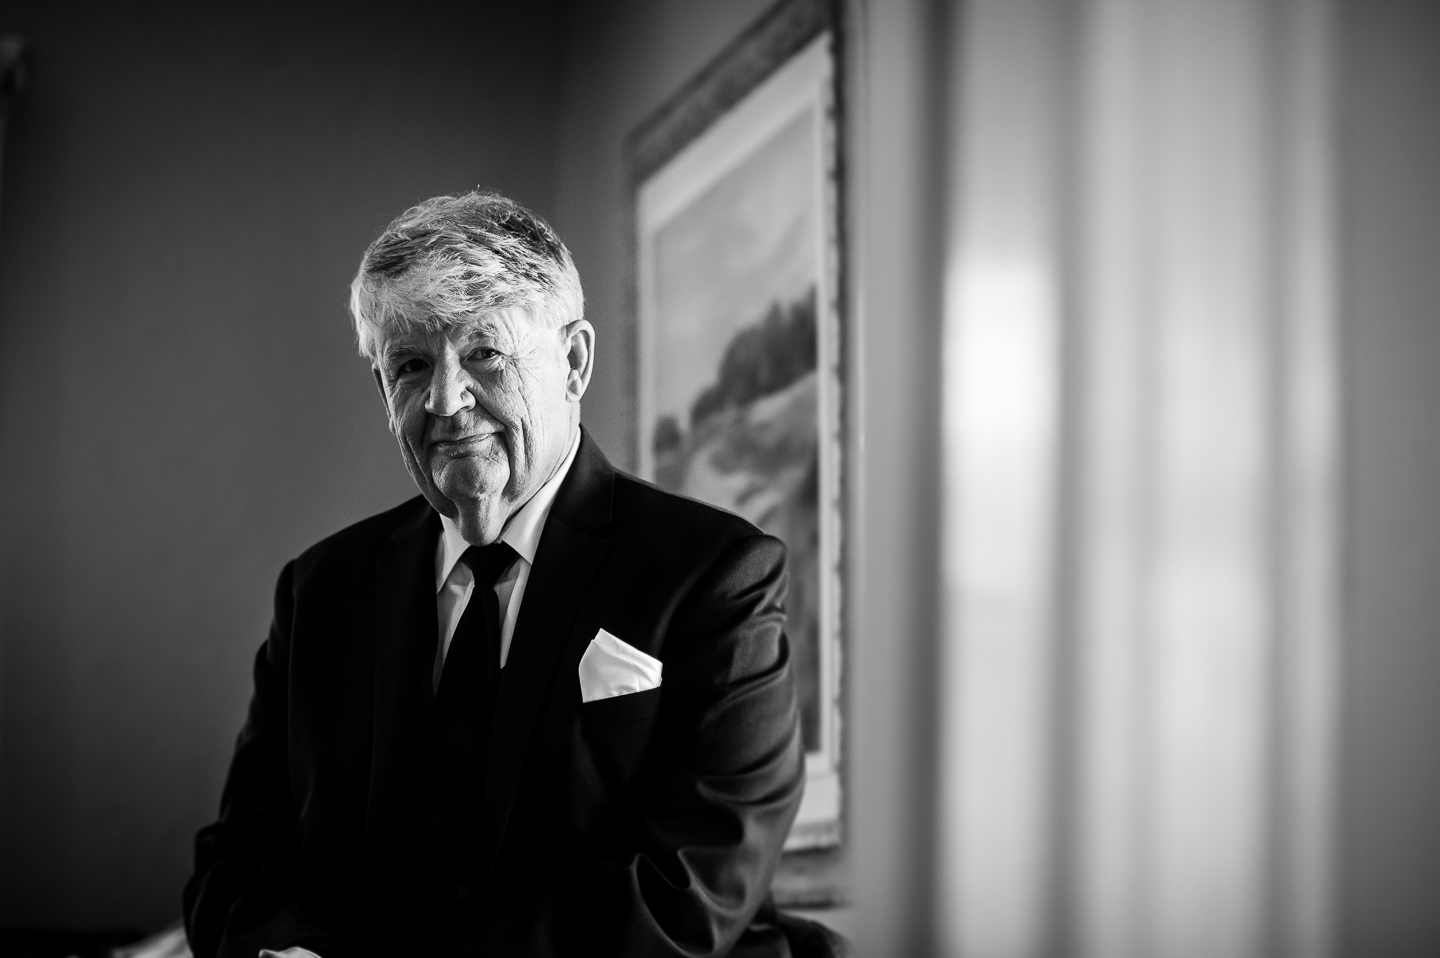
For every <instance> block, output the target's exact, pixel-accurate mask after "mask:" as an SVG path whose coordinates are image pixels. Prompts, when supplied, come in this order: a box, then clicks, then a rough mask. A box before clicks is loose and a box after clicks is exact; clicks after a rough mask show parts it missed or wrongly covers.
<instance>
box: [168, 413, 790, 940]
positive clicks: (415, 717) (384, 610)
mask: <svg viewBox="0 0 1440 958" xmlns="http://www.w3.org/2000/svg"><path fill="white" fill-rule="evenodd" d="M439 532H440V523H439V519H438V517H437V516H436V514H435V513H434V511H433V510H432V509H431V507H430V506H429V504H428V503H426V502H425V500H424V499H422V498H419V497H417V498H415V499H413V500H411V501H410V502H407V503H405V504H404V505H401V506H399V507H397V508H395V509H392V510H390V511H389V512H385V513H382V514H381V515H378V516H374V517H372V518H370V519H366V520H365V521H363V522H360V523H357V524H355V525H353V526H351V527H349V528H348V529H345V530H343V531H341V532H339V533H337V534H335V535H333V536H331V537H330V538H328V539H325V540H324V541H322V542H320V543H319V544H318V545H316V546H314V547H313V548H311V549H309V550H308V551H306V552H305V553H304V554H302V555H301V556H300V557H299V558H297V559H295V560H294V561H292V562H291V563H290V564H288V565H287V566H286V567H285V570H284V571H283V572H282V573H281V576H280V581H279V586H278V588H277V590H276V597H275V620H274V624H273V625H272V626H271V630H270V635H269V638H268V639H267V640H266V642H265V643H264V645H263V646H262V647H261V648H260V651H259V654H258V655H257V657H256V661H255V693H254V698H253V699H252V701H251V704H250V711H249V715H248V717H247V720H246V722H245V726H244V728H243V729H242V731H241V733H240V737H239V741H238V743H237V745H236V750H235V757H234V760H233V762H232V765H231V768H230V775H229V779H228V781H227V783H226V786H225V791H224V795H223V798H222V801H221V813H220V819H219V821H218V822H216V823H215V824H214V825H211V826H209V827H207V828H205V829H204V830H203V831H201V833H200V835H199V836H198V838H197V840H196V871H195V875H194V877H193V878H192V879H191V880H190V882H189V884H188V885H187V886H186V889H185V915H186V927H187V930H188V932H189V935H190V942H191V946H192V947H193V949H194V951H195V954H196V955H197V958H209V956H212V955H223V956H230V955H236V956H242V955H243V956H244V958H254V956H255V954H256V950H257V949H258V948H260V947H268V948H274V949H277V950H278V949H282V948H285V947H289V946H291V945H303V946H306V947H309V948H311V949H313V950H315V951H317V952H320V953H322V954H334V955H338V956H341V958H345V956H349V955H359V954H380V953H389V954H397V955H424V954H454V955H462V954H463V955H476V954H485V955H545V956H549V955H556V956H558V955H586V956H594V955H625V956H631V955H680V954H685V955H711V954H717V955H718V954H724V953H726V951H727V950H728V949H730V948H731V947H732V945H735V943H736V942H737V939H741V938H742V933H743V941H742V943H741V946H740V947H738V948H737V949H736V954H740V953H742V952H744V953H746V954H757V955H761V954H775V955H780V954H785V953H786V952H785V950H784V945H783V942H776V941H774V940H773V938H772V937H771V936H768V935H767V934H766V933H764V930H763V928H761V926H759V925H757V926H755V927H753V928H749V929H748V930H747V925H749V924H750V923H751V921H752V918H753V917H754V915H755V913H756V910H757V908H758V907H759V906H760V905H761V904H762V902H763V901H764V900H765V898H766V895H767V890H768V886H769V882H770V879H771V877H772V872H773V869H774V866H775V862H776V860H777V858H778V855H779V851H780V847H781V844H782V842H783V841H784V838H785V835H786V832H787V831H788V829H789V826H790V823H791V821H792V819H793V817H794V815H795V812H796V810H797V808H798V805H799V800H800V793H801V788H802V785H803V766H802V750H801V744H800V738H799V731H798V723H797V711H796V701H795V692H794V681H793V678H792V675H791V671H790V660H789V652H788V648H787V644H786V640H785V636H784V634H783V631H782V626H783V620H784V612H783V608H782V603H783V600H784V594H785V571H784V570H785V563H784V547H783V545H782V544H781V543H780V542H779V541H777V540H776V539H773V538H771V537H768V536H765V535H763V534H761V533H760V531H759V530H757V529H756V528H755V527H753V526H752V525H750V524H749V523H747V522H745V521H744V520H742V519H740V518H738V517H736V516H733V515H731V514H729V513H726V512H723V511H720V510H718V509H714V508H711V507H709V506H706V505H702V504H700V503H696V502H693V501H691V500H688V499H684V498H681V497H678V496H674V495H670V494H668V493H665V492H662V491H660V490H658V489H656V488H655V487H653V486H651V485H649V484H647V483H643V482H641V481H639V480H637V479H635V478H633V477H631V476H627V475H625V474H623V473H618V472H616V471H615V470H614V469H613V468H612V467H611V466H610V464H609V462H607V461H606V459H605V457H604V455H602V454H601V452H600V450H599V449H598V448H597V447H596V445H595V443H594V442H593V440H591V439H590V437H589V436H588V435H582V439H581V443H580V449H579V451H578V453H577V455H576V458H575V462H574V465H573V466H572V468H571V471H570V473H569V475H568V476H567V477H566V479H565V481H564V482H563V483H562V485H561V487H560V490H559V492H558V495H557V496H556V499H555V502H554V505H553V506H552V508H551V511H550V515H549V518H548V520H547V522H546V525H545V529H544V532H543V534H542V537H541V539H540V544H539V547H538V551H537V553H536V557H535V564H534V567H533V569H532V571H531V576H530V580H529V584H528V585H527V586H526V591H525V595H524V600H523V604H522V606H521V610H520V616H519V619H518V621H517V624H516V627H515V635H514V640H513V643H512V646H511V653H510V657H509V661H508V662H507V664H506V668H505V669H504V673H503V675H504V678H503V681H502V685H501V689H500V693H499V699H498V703H497V705H496V711H495V716H494V722H493V727H492V731H491V734H489V735H488V736H486V735H484V734H483V732H481V731H480V728H481V726H480V723H479V721H478V719H477V718H476V717H475V716H474V715H472V714H470V713H467V714H466V715H462V716H461V718H460V719H459V720H458V721H457V722H456V723H455V724H454V725H453V726H451V727H450V728H448V729H445V728H442V726H441V724H440V720H439V717H438V714H437V713H436V711H435V708H434V700H433V695H432V693H431V688H430V681H431V666H432V663H433V661H434V655H435V643H436V612H435V582H434V556H435V545H436V539H437V536H438V535H439ZM601 628H604V629H606V630H608V631H609V632H611V633H612V634H614V635H616V636H619V637H620V638H621V639H623V640H624V641H626V642H628V643H630V644H631V645H633V646H635V647H637V648H639V649H641V650H643V651H645V652H647V653H649V654H650V655H653V656H655V657H656V658H658V659H660V660H661V661H662V662H663V663H664V674H663V684H662V685H661V687H660V688H658V689H652V690H650V691H646V692H639V693H635V694H631V695H622V696H617V697H615V698H610V699H603V700H599V701H595V702H590V703H584V704H582V702H581V696H580V685H579V678H578V668H579V662H580V657H581V655H582V654H583V653H584V652H585V649H586V647H587V645H588V644H589V642H590V640H591V639H592V638H593V637H594V636H595V634H596V632H597V631H598V630H599V629H601ZM472 711H473V712H479V711H480V710H479V709H474V710H472Z"/></svg>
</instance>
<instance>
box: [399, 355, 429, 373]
mask: <svg viewBox="0 0 1440 958" xmlns="http://www.w3.org/2000/svg"><path fill="white" fill-rule="evenodd" d="M424 370H425V360H423V359H407V360H405V361H404V362H403V363H401V364H400V365H399V366H396V367H395V375H396V376H410V375H413V374H415V373H418V372H424Z"/></svg>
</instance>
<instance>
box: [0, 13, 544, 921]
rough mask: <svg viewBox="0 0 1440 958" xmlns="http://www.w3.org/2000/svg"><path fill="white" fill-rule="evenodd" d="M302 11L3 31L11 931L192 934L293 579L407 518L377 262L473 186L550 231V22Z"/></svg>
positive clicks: (2, 411)
mask: <svg viewBox="0 0 1440 958" xmlns="http://www.w3.org/2000/svg"><path fill="white" fill-rule="evenodd" d="M292 6H293V7H303V6H306V5H298V4H297V5H291V4H285V3H280V2H278V0H274V2H272V0H262V2H251V3H245V4H239V5H233V4H232V5H225V6H224V8H223V9H224V10H225V11H226V12H200V11H202V10H204V11H219V10H221V9H222V8H220V7H216V6H212V5H196V4H180V3H174V4H161V3H151V2H144V3H128V4H113V3H106V2H103V0H93V2H91V0H85V2H81V0H71V2H67V3H53V2H43V0H36V2H33V3H22V4H19V5H17V4H15V3H9V4H6V5H5V6H4V7H3V9H0V31H15V32H20V33H23V34H24V35H26V36H27V37H28V38H29V39H30V41H31V42H32V43H33V60H32V70H31V82H30V87H29V89H28V91H27V93H26V95H25V97H24V98H23V99H22V101H21V102H20V104H19V107H18V109H17V110H16V112H15V113H14V114H13V115H12V117H11V124H10V126H9V129H8V130H7V143H6V149H7V156H6V158H5V168H4V181H3V189H4V195H3V198H0V209H3V211H4V217H3V222H0V450H4V451H3V452H0V510H3V513H0V563H3V565H0V863H3V864H0V921H3V922H7V923H10V922H15V923H18V922H24V923H47V924H64V925H73V926H80V927H85V926H101V925H106V924H116V923H128V924H133V925H137V926H142V927H143V926H155V925H159V924H163V923H166V922H168V921H170V920H171V919H173V918H174V917H177V916H178V914H179V890H180V886H181V884H182V882H183V880H184V878H185V876H186V875H187V873H188V870H189V860H190V843H191V838H192V836H193V833H194V831H195V829H196V828H197V827H199V826H200V825H201V824H203V823H204V822H205V821H207V820H208V819H211V818H213V816H214V814H215V811H216V807H217V801H218V797H219V788H220V783H221V780H222V776H223V774H224V769H225V766H226V763H227V761H228V755H229V750H230V748H231V745H232V743H233V741H234V735H235V732H236V730H237V729H238V727H239V724H240V721H241V718H242V714H243V709H244V705H245V701H246V699H247V696H248V671H249V662H250V659H251V657H252V655H253V653H254V650H255V648H256V646H257V645H258V644H259V642H260V641H261V640H262V639H263V638H264V631H265V628H266V625H267V622H268V620H269V603H270V598H271V594H272V590H273V586H274V579H275V576H276V574H277V573H278V572H279V569H280V566H281V564H282V563H283V562H285V561H286V560H287V559H288V558H290V557H291V556H293V555H294V554H295V553H296V552H298V551H299V550H300V549H302V548H304V547H305V546H307V545H308V544H310V543H311V542H313V541H315V540H316V539H318V538H319V537H321V536H323V535H325V534H327V533H329V532H332V531H334V530H336V529H338V528H340V527H341V526H343V525H345V524H347V523H349V522H352V521H354V520H356V519H359V518H361V517H363V516H365V515H367V514H369V513H372V512H374V511H376V510H378V509H381V508H383V507H387V506H389V505H392V504H394V503H396V502H398V501H400V500H401V499H403V498H408V497H409V496H410V495H412V494H413V493H414V490H413V488H412V487H411V485H410V483H409V481H408V479H407V478H406V477H405V474H404V471H403V469H402V468H401V466H400V461H399V456H398V452H397V451H396V449H395V447H394V442H393V440H392V439H391V438H390V436H389V434H388V433H387V432H386V431H385V428H384V422H383V418H382V410H381V406H380V403H379V400H378V398H377V397H376V395H375V393H374V388H373V386H372V385H371V382H370V378H369V373H368V370H367V368H366V367H365V365H364V364H363V363H362V362H361V361H360V360H359V359H358V358H357V357H356V356H355V355H354V349H353V346H352V344H351V337H350V333H349V330H348V328H347V326H346V317H345V311H344V298H345V290H346V286H347V283H348V280H349V277H350V275H351V273H352V272H353V270H354V267H355V264H356V262H357V261H358V258H359V254H360V251H361V250H362V249H363V248H364V246H365V244H366V243H367V242H368V241H369V240H370V239H371V238H372V237H373V235H374V234H375V232H376V231H378V229H379V228H380V227H381V226H383V225H384V223H385V222H386V221H387V220H388V219H389V218H390V217H391V216H393V215H394V214H396V213H398V212H399V211H400V210H401V209H403V208H404V207H405V206H407V205H409V204H410V203H412V202H414V201H415V200H417V199H420V198H423V197H425V196H429V195H433V194H435V193H439V192H445V191H451V190H455V189H461V188H466V187H468V186H472V185H475V184H477V183H479V184H486V185H494V186H497V187H501V188H503V189H504V190H506V191H507V192H509V193H511V194H512V195H514V196H515V197H516V198H518V199H520V200H521V201H522V202H526V203H529V204H532V205H534V206H535V207H536V208H537V209H538V210H540V211H542V212H546V213H548V212H549V211H550V206H551V204H552V200H553V196H554V190H555V171H556V163H555V144H556V135H557V123H556V119H557V97H558V94H559V88H560V82H561V81H560V78H559V72H558V61H557V57H558V48H557V44H556V43H555V36H556V29H558V28H557V27H555V26H554V24H555V23H556V22H558V15H557V13H556V7H557V6H558V4H554V3H543V2H542V3H526V4H511V3H504V4H498V3H497V4H489V5H486V4H474V3H467V4H460V3H444V4H442V3H436V2H428V0H419V2H414V3H406V4H381V3H368V4H366V3H361V4H348V5H345V6H344V7H341V6H340V5H336V10H337V11H339V10H341V9H343V10H345V11H346V12H345V13H343V14H341V13H339V12H336V13H320V12H310V13H302V12H297V11H296V10H294V9H292ZM312 9H313V8H312Z"/></svg>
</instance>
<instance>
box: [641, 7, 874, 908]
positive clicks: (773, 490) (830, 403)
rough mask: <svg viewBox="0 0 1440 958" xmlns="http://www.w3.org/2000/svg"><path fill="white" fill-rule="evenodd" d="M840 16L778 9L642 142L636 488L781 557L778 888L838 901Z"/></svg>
mask: <svg viewBox="0 0 1440 958" xmlns="http://www.w3.org/2000/svg"><path fill="white" fill-rule="evenodd" d="M840 11H841V6H840V3H839V2H837V0H784V2H781V3H779V4H777V5H776V6H774V7H772V8H771V9H770V10H769V11H768V12H767V13H766V14H765V15H764V16H762V17H761V19H760V20H758V21H757V22H756V23H755V24H753V25H752V26H751V27H750V28H749V29H748V30H746V31H745V32H744V33H743V34H742V35H741V36H740V37H738V38H737V39H736V40H735V41H734V42H733V43H732V44H731V45H730V46H729V47H727V48H726V49H725V50H724V51H722V53H721V54H720V55H719V56H717V57H716V59H715V60H714V61H712V62H711V63H710V64H709V65H707V66H706V67H705V68H704V69H703V70H702V71H701V72H700V73H699V74H697V75H696V76H695V77H694V78H693V79H692V80H691V81H690V82H689V83H687V84H686V85H685V86H684V87H683V88H682V89H681V90H680V91H679V92H678V93H677V94H676V95H675V96H674V97H672V98H671V99H670V100H668V101H667V102H666V103H665V104H664V105H663V106H661V107H660V109H658V110H657V111H656V112H655V113H654V114H653V115H652V116H651V117H650V118H648V119H647V120H646V121H645V122H644V123H643V124H641V126H640V127H638V128H637V129H636V131H635V132H634V133H633V134H632V136H631V137H630V140H629V142H628V144H627V152H628V156H627V166H628V169H629V173H630V186H631V191H632V192H631V203H630V204H629V215H630V216H631V224H630V226H631V228H630V230H629V234H630V239H631V243H632V246H631V251H632V254H633V265H634V268H633V270H632V277H633V288H632V292H633V297H634V298H633V302H632V305H633V307H634V309H633V311H632V315H634V316H635V317H636V325H635V328H634V333H633V340H632V342H631V344H630V346H631V348H630V350H629V353H630V355H629V356H628V357H627V358H628V359H629V370H630V372H631V383H630V384H631V386H632V387H633V388H632V402H633V409H634V418H633V422H634V433H633V437H634V446H633V451H634V460H633V461H634V463H635V465H636V471H637V473H638V474H639V475H640V476H641V477H642V478H644V479H647V480H650V481H653V482H656V483H657V484H658V485H660V486H661V487H663V488H666V489H668V490H670V491H673V492H677V493H680V494H682V495H688V496H691V497H694V498H697V499H701V500H704V501H707V502H710V503H712V504H715V505H718V506H721V507H722V508H726V509H728V510H730V511H733V512H736V513H738V514H740V515H742V516H744V517H745V518H747V519H749V520H750V521H752V522H754V523H755V524H756V525H758V526H759V527H760V528H761V529H762V530H764V531H765V532H767V533H770V534H772V535H776V536H777V537H778V538H780V539H782V540H783V541H784V542H785V544H786V547H787V553H788V560H789V572H790V587H789V594H788V598H787V602H786V606H787V624H786V632H787V636H788V638H789V640H790V648H791V657H792V663H793V665H794V671H795V674H796V677H797V687H798V691H799V697H800V711H801V725H802V735H803V737H804V740H805V749H806V788H805V797H804V800H803V803H802V805H801V808H800V812H799V814H798V816H797V819H796V822H795V825H794V827H793V828H792V830H791V833H790V836H789V839H788V840H787V842H786V846H785V855H784V857H783V859H782V863H781V868H780V873H779V875H778V876H777V878H776V881H775V886H774V892H775V895H776V900H777V902H778V903H779V904H781V905H787V906H790V907H805V906H808V907H823V906H833V905H837V904H841V903H843V901H844V897H845V896H844V889H843V887H842V886H843V882H842V881H841V878H840V876H841V872H842V865H843V845H844V822H845V802H844V798H845V787H844V754H845V753H844V747H843V746H844V701H845V696H844V694H843V693H844V685H843V678H844V669H843V666H844V651H845V644H846V643H845V622H844V617H843V612H844V608H845V606H844V602H843V595H844V592H843V590H844V568H845V561H844V558H845V553H844V531H845V527H844V515H845V510H844V502H845V493H846V482H845V476H844V474H843V470H844V464H845V462H846V457H845V455H844V435H845V430H844V422H845V419H844V416H845V408H846V382H845V376H844V368H845V366H844V357H845V329H846V324H845V309H844V306H845V303H844V290H845V288H846V287H845V277H844V268H845V255H844V243H843V235H842V224H843V222H844V219H843V216H842V209H841V204H842V202H843V196H844V190H843V188H842V186H843V173H844V165H843V162H842V159H843V157H842V149H841V145H842V143H843V138H842V125H841V121H842V116H843V113H842V106H843V97H842V93H843V90H842V86H843V84H842V82H841V76H842V73H841V69H840V66H841V63H840V59H841V52H842V44H841V42H840V41H841V22H840V21H841V17H840Z"/></svg>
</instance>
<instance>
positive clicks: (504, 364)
mask: <svg viewBox="0 0 1440 958" xmlns="http://www.w3.org/2000/svg"><path fill="white" fill-rule="evenodd" d="M594 341H595V331H594V328H593V327H592V326H591V325H590V324H589V323H588V322H586V321H585V320H583V319H582V320H577V321H576V322H573V323H571V324H569V325H568V326H564V327H554V326H550V325H549V324H547V323H544V322H539V321H536V320H535V319H533V318H531V317H530V316H529V315H528V314H527V313H525V312H523V311H520V310H503V311H497V312H492V313H485V314H483V315H480V316H477V317H475V319H474V320H473V321H472V322H471V323H469V324H466V325H464V326H455V327H451V328H448V329H446V330H444V331H442V332H433V333H426V332H423V331H415V332H412V333H395V334H393V335H390V336H386V337H384V338H382V340H381V342H380V343H379V346H378V349H377V351H376V355H377V356H378V359H377V361H376V364H375V367H374V374H375V384H376V386H378V387H379V389H380V393H381V395H382V396H383V397H384V400H385V409H386V412H387V413H388V415H389V421H390V431H391V432H392V433H394V435H395V438H396V439H397V440H398V441H399V443H400V453H401V455H402V457H403V458H404V460H405V468H406V470H408V471H409V473H410V477H411V478H412V479H413V480H414V481H415V485H416V486H417V487H419V489H420V492H421V493H422V494H423V495H424V496H425V498H426V499H428V500H429V501H430V504H431V505H432V506H434V507H435V509H436V510H437V511H439V512H440V513H442V514H443V515H446V516H449V517H450V518H452V519H454V520H455V522H456V523H457V524H458V525H459V527H460V531H461V533H462V534H463V535H464V536H465V539H466V541H467V542H469V543H471V544H472V545H488V544H489V543H491V542H494V541H495V540H496V539H498V538H499V537H500V532H501V530H503V529H504V527H505V523H506V521H508V520H509V518H510V517H511V516H513V515H514V514H515V513H516V512H517V511H519V509H520V507H521V506H523V505H524V504H525V503H526V502H528V501H529V499H530V497H531V496H533V495H534V494H535V493H536V492H537V491H538V490H539V489H540V487H541V486H543V485H544V484H545V482H546V480H548V479H549V478H550V477H551V476H552V475H553V474H554V473H555V470H556V469H558V468H559V466H560V463H561V462H562V461H564V458H565V454H566V453H567V452H568V451H569V449H570V444H571V442H572V441H573V440H574V438H575V431H576V430H577V429H578V428H579V425H580V399H581V397H582V396H583V395H584V394H585V389H586V387H587V386H588V385H589V383H590V373H591V370H592V368H593V364H594Z"/></svg>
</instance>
